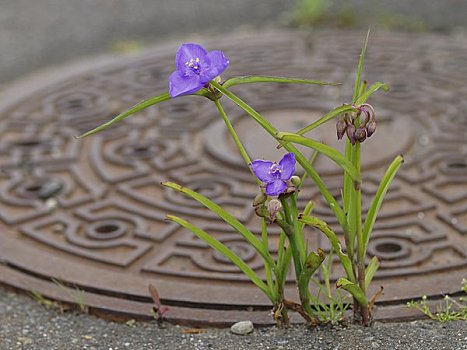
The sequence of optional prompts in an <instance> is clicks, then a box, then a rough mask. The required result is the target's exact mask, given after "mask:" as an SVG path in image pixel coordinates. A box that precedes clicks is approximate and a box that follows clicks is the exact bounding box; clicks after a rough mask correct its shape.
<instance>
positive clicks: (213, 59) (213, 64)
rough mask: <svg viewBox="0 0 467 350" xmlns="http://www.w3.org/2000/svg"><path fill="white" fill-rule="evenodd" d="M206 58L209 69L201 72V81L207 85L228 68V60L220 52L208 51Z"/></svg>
mask: <svg viewBox="0 0 467 350" xmlns="http://www.w3.org/2000/svg"><path fill="white" fill-rule="evenodd" d="M207 58H208V59H209V61H210V66H209V68H208V69H207V70H206V71H204V72H203V76H202V77H201V81H202V82H204V83H207V82H209V81H211V80H212V79H214V78H215V77H217V76H219V75H221V74H222V72H224V71H225V70H226V69H227V67H228V66H229V59H228V58H227V57H226V56H225V55H224V53H223V52H222V51H218V50H216V51H210V52H209V53H208V54H207Z"/></svg>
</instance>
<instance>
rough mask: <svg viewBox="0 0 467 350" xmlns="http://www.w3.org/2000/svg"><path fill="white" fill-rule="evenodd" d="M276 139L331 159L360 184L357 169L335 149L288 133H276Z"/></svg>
mask: <svg viewBox="0 0 467 350" xmlns="http://www.w3.org/2000/svg"><path fill="white" fill-rule="evenodd" d="M276 137H277V138H278V139H279V140H284V141H287V142H293V143H298V144H300V145H303V146H306V147H309V148H313V149H314V150H316V151H318V152H320V153H322V154H324V155H325V156H327V157H329V158H330V159H332V160H333V161H334V162H335V163H336V164H337V165H339V166H340V167H341V168H342V169H344V170H345V171H346V172H347V173H348V174H349V175H350V176H351V177H352V179H353V180H354V181H356V182H360V174H359V173H358V171H357V169H355V167H354V166H353V164H352V163H351V162H350V161H349V160H348V159H346V158H345V157H344V156H343V155H342V154H341V153H340V152H339V151H337V150H336V149H334V148H332V147H330V146H328V145H325V144H323V143H320V142H318V141H315V140H313V139H310V138H307V137H304V136H300V135H297V134H293V133H289V132H279V133H277V135H276Z"/></svg>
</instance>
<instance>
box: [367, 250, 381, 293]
mask: <svg viewBox="0 0 467 350" xmlns="http://www.w3.org/2000/svg"><path fill="white" fill-rule="evenodd" d="M379 266H380V263H379V259H378V257H377V256H374V257H372V258H371V260H370V262H369V263H368V266H367V268H366V271H365V286H366V288H368V286H369V285H370V283H371V281H372V280H373V277H374V276H375V273H376V271H378V268H379Z"/></svg>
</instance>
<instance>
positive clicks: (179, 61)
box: [175, 43, 207, 72]
mask: <svg viewBox="0 0 467 350" xmlns="http://www.w3.org/2000/svg"><path fill="white" fill-rule="evenodd" d="M206 54H207V53H206V50H205V49H204V47H202V46H201V45H198V44H194V43H186V44H183V45H181V46H180V47H179V48H178V50H177V54H176V55H175V65H176V67H177V70H178V71H180V72H185V70H186V68H187V67H186V63H187V62H190V59H193V60H196V58H199V60H200V64H202V65H205V64H206V63H205V62H206Z"/></svg>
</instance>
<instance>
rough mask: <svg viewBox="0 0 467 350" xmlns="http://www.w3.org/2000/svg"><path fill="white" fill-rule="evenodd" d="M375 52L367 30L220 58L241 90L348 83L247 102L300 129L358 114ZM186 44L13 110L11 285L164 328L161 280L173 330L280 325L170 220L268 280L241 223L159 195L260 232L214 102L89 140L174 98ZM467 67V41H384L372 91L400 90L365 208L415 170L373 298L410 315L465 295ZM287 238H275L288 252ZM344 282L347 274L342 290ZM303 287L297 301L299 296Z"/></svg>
mask: <svg viewBox="0 0 467 350" xmlns="http://www.w3.org/2000/svg"><path fill="white" fill-rule="evenodd" d="M361 41H362V35H361V33H352V32H345V33H344V32H340V31H338V32H332V31H331V32H322V33H319V35H318V34H317V35H311V36H309V37H306V36H303V35H298V34H297V33H294V32H292V33H290V32H289V33H287V32H275V33H263V34H258V35H255V37H254V38H252V37H250V36H248V37H245V36H241V35H237V36H231V37H221V38H218V39H211V40H209V41H207V40H206V41H204V44H205V45H206V46H207V47H208V48H209V49H222V50H224V51H225V52H226V54H227V55H228V56H229V58H230V61H231V67H230V68H229V70H228V71H227V72H226V73H227V74H226V76H234V75H245V74H268V75H287V76H297V77H311V78H315V79H323V80H328V81H337V82H343V83H344V86H343V87H339V88H336V87H304V86H293V85H254V86H245V87H242V89H241V90H240V89H238V90H237V91H238V93H239V94H240V95H241V96H242V97H243V98H245V99H246V100H247V101H249V102H251V103H252V104H253V105H254V107H256V108H257V109H258V110H259V111H261V112H263V113H264V114H265V115H266V116H267V117H268V118H269V119H270V120H271V122H272V123H273V124H275V125H276V126H277V127H278V128H279V129H282V130H297V129H299V128H300V127H302V126H303V125H306V124H309V123H310V122H311V121H313V120H314V119H316V118H317V117H318V116H319V115H322V114H323V113H324V112H325V111H327V110H329V109H330V108H333V107H335V106H337V105H339V104H340V103H343V102H347V101H348V100H349V95H348V92H349V91H350V89H351V86H352V82H353V79H354V77H353V71H354V66H355V64H356V61H357V58H358V54H359V50H360V45H361ZM176 46H177V44H174V45H173V46H171V47H170V49H169V50H166V49H160V48H159V49H156V50H155V51H152V52H148V53H145V54H144V55H141V56H137V57H131V58H122V59H120V60H118V61H115V60H114V59H113V60H112V63H111V64H108V65H102V64H99V65H97V64H96V67H89V69H87V71H86V72H80V73H79V74H76V72H73V71H70V72H69V73H64V74H63V79H61V80H60V81H59V82H58V83H57V82H54V84H49V83H48V82H47V78H44V81H43V84H41V83H39V84H38V86H37V87H38V89H37V90H36V91H35V92H32V93H28V94H26V96H24V97H23V98H20V99H17V100H16V102H15V103H14V104H11V103H10V104H8V102H9V101H4V103H3V108H2V109H1V111H0V114H1V118H2V120H1V123H0V135H1V137H0V166H1V173H0V178H1V179H2V181H1V185H0V220H1V222H2V224H1V239H2V242H3V243H2V244H1V245H0V257H1V259H2V261H3V262H4V263H5V264H4V267H3V269H4V273H3V277H2V280H3V282H4V283H6V284H11V285H14V286H17V287H19V288H22V289H26V290H28V289H34V288H36V289H39V290H41V291H42V292H44V293H45V294H46V295H52V296H57V293H59V292H57V288H55V287H56V285H54V284H53V283H52V282H50V281H51V280H52V279H53V278H57V279H59V280H61V281H63V282H64V283H65V284H66V285H68V286H77V287H79V288H80V289H83V290H85V291H86V292H87V296H88V299H87V300H88V303H89V304H90V306H93V307H95V308H96V309H103V310H107V311H113V312H116V313H123V314H127V315H131V316H135V315H136V316H138V315H139V316H144V315H146V316H147V315H149V314H150V308H151V304H150V303H151V299H150V298H149V294H148V291H147V287H148V284H149V283H151V284H154V285H155V286H156V287H157V288H158V290H159V293H160V294H161V296H162V298H163V300H164V302H165V303H166V304H168V305H170V306H172V314H170V313H169V318H170V317H172V318H173V319H174V320H178V321H181V320H187V321H189V322H206V323H223V322H230V321H232V320H233V321H234V320H235V317H238V315H246V317H250V318H253V319H254V320H256V321H257V322H260V323H261V322H262V323H267V322H270V319H269V315H268V312H267V311H268V309H269V305H268V302H267V300H266V299H265V298H264V297H263V296H262V295H260V293H259V292H258V291H257V290H256V289H255V288H254V286H253V285H252V284H250V283H249V282H248V281H247V280H246V279H245V277H244V276H243V275H242V274H241V273H239V271H238V269H237V268H236V267H235V266H233V265H232V264H231V263H230V262H229V261H228V260H226V259H225V258H224V257H223V256H220V255H219V254H217V253H215V252H213V251H212V250H211V249H210V248H209V247H208V246H207V245H206V244H204V243H203V242H202V241H200V240H198V239H197V238H196V237H195V236H194V235H193V234H191V233H190V232H188V231H186V230H184V229H182V228H180V227H179V226H177V225H175V224H173V223H170V222H167V221H165V220H164V216H165V214H166V213H175V214H177V215H180V216H182V217H185V218H187V219H189V220H191V221H193V222H195V223H197V224H198V225H199V226H200V227H201V228H203V229H205V230H206V231H208V232H210V233H212V234H213V235H214V236H215V237H217V238H218V239H219V240H220V241H222V242H223V243H225V244H226V245H227V246H228V247H230V248H231V249H233V250H234V251H235V252H237V253H238V254H239V255H240V256H241V257H242V258H243V259H244V260H245V261H247V262H248V264H249V265H250V266H251V267H252V268H253V269H254V270H255V271H257V272H258V273H259V274H260V275H262V274H263V271H262V269H261V260H260V257H259V256H258V255H257V254H256V253H255V251H254V250H252V248H251V247H249V246H248V245H247V244H246V243H245V242H244V241H243V240H242V239H241V237H239V235H238V234H236V233H235V232H233V231H232V229H231V228H230V227H229V226H227V225H226V224H224V223H223V222H222V221H220V220H219V219H218V218H217V217H216V216H214V215H213V214H212V213H210V212H209V211H207V210H205V209H204V208H203V207H202V206H200V205H198V204H197V203H195V202H193V201H191V200H189V199H187V198H185V197H183V196H182V195H180V194H178V193H175V192H173V191H170V190H166V189H163V188H162V187H161V186H160V185H159V182H160V181H162V180H172V181H176V182H179V183H183V184H185V185H187V186H189V187H190V188H193V189H196V190H198V191H200V192H201V193H203V194H205V195H207V196H209V197H210V198H212V199H213V200H215V201H216V202H217V203H219V204H221V205H223V206H224V207H226V208H227V209H229V210H230V212H232V213H233V214H234V215H235V216H236V217H237V218H239V219H240V220H241V221H242V222H243V223H245V224H246V225H247V226H248V227H250V228H251V229H252V231H253V232H256V233H258V234H259V230H258V220H257V219H256V217H255V215H254V213H253V210H252V207H251V201H252V198H253V197H254V195H255V193H256V187H255V184H254V182H253V181H252V179H251V177H250V176H249V174H248V172H247V171H246V169H245V167H244V166H243V164H242V159H241V158H240V157H239V156H238V154H237V152H236V151H235V146H234V144H233V143H232V142H231V140H230V138H229V135H228V134H227V132H226V131H225V128H224V127H223V124H222V121H221V120H220V118H219V117H218V116H217V114H216V109H215V108H214V106H213V105H212V104H211V103H209V101H207V100H204V99H200V98H196V97H185V98H177V99H175V100H172V101H169V102H166V103H164V104H162V105H159V106H155V107H152V108H149V109H147V110H145V111H142V112H140V113H138V114H137V115H135V116H134V117H132V118H129V119H126V120H125V121H124V122H123V123H121V124H120V125H119V126H118V127H115V128H112V129H110V130H108V131H106V132H104V133H101V134H99V135H96V136H93V137H90V138H87V139H85V140H80V141H78V140H76V139H74V138H73V136H74V135H77V134H79V133H81V132H83V131H86V130H88V129H90V128H92V127H94V126H96V125H98V124H100V123H102V122H103V121H106V120H108V119H109V118H111V117H112V116H114V115H115V114H117V113H118V112H120V111H122V110H124V109H125V108H127V107H129V106H131V105H133V104H134V103H136V102H138V101H140V100H141V99H145V98H148V97H150V96H153V95H154V94H157V93H159V92H162V91H164V90H165V89H166V85H167V77H168V76H169V74H170V72H171V71H172V69H173V56H174V52H175V49H176ZM466 56H467V42H465V41H460V40H449V39H447V38H444V37H436V36H419V37H417V36H409V35H407V36H403V35H395V34H384V33H379V34H374V35H373V34H372V37H371V43H370V47H369V50H368V55H367V59H366V67H365V75H364V78H365V79H367V80H368V81H369V82H374V81H384V82H388V83H389V84H390V86H391V88H392V89H391V91H390V92H389V93H386V94H378V96H376V97H375V98H373V100H372V102H373V104H374V105H375V106H376V109H377V111H378V118H379V124H378V131H377V134H376V136H374V137H373V138H372V139H371V140H368V141H367V142H365V143H364V144H363V149H364V151H363V156H362V161H363V167H364V169H365V176H364V179H363V196H364V198H365V201H366V203H365V205H364V209H365V210H366V209H367V208H368V205H369V201H370V199H371V198H372V196H373V195H374V194H375V191H376V188H377V185H378V180H379V178H380V176H381V175H382V173H383V172H384V170H385V166H387V165H388V164H389V162H390V161H391V159H392V158H393V157H394V156H396V155H397V154H404V155H405V156H406V163H405V165H404V166H403V169H402V170H401V171H400V173H399V175H398V176H397V178H396V180H395V181H394V184H393V186H392V187H391V189H390V191H389V193H388V195H387V201H386V203H385V204H384V206H383V208H382V211H381V214H380V215H379V217H378V221H377V224H376V226H375V232H374V237H373V239H372V241H371V243H370V246H369V249H368V253H369V256H368V257H369V258H370V257H371V256H373V255H377V256H379V257H380V258H381V260H382V263H381V269H380V271H379V272H378V274H377V276H376V279H375V283H374V288H375V289H376V288H378V287H379V285H384V287H385V294H384V296H383V297H382V298H381V299H380V301H379V302H380V305H381V307H382V308H383V309H384V306H388V307H389V309H390V308H391V307H393V306H394V305H395V306H396V309H395V310H396V313H395V315H396V317H397V315H398V314H397V313H399V315H403V311H401V310H402V308H403V305H404V302H405V301H406V300H407V299H410V298H414V297H417V296H420V295H422V294H427V295H441V294H443V293H447V292H456V291H458V290H459V288H460V281H461V279H462V277H465V276H466V271H467V269H466V249H465V248H466V244H465V239H466V234H467V144H466V140H467V112H466V110H467V103H466V101H465V99H464V98H461V96H466V95H467V84H466V82H467V70H466V68H465V67H466V66H465V57H466ZM109 62H110V61H109ZM343 92H345V93H343ZM222 102H223V103H224V105H225V108H226V110H227V113H228V115H229V116H230V117H231V118H232V121H233V123H234V125H235V126H236V127H237V129H238V130H239V133H240V136H241V138H242V139H243V141H244V142H245V144H246V146H247V148H248V149H249V151H250V152H251V154H252V155H253V157H258V158H267V159H279V158H280V156H281V155H280V154H277V153H276V152H277V151H276V149H275V147H274V143H273V142H272V141H271V140H270V139H268V137H267V136H265V135H264V134H263V132H262V131H261V130H260V129H259V128H258V127H256V126H255V125H254V123H253V122H252V121H251V120H250V119H248V118H247V117H246V116H245V115H244V114H243V113H242V112H241V111H240V110H239V109H238V108H236V107H235V106H233V105H232V104H231V103H229V101H227V100H226V99H223V100H222ZM334 135H335V131H334V125H329V126H328V127H325V128H324V129H322V130H321V131H320V133H319V134H314V135H313V136H315V137H316V138H318V139H320V140H322V141H324V142H326V143H327V144H332V145H336V146H337V145H338V143H337V142H336V141H335V136H334ZM340 146H342V145H340ZM317 168H318V170H319V171H320V172H321V173H322V174H323V176H324V178H325V181H326V182H327V184H328V185H329V186H330V187H331V188H333V190H334V194H335V195H336V196H339V193H340V187H341V182H342V180H341V178H340V177H339V175H338V171H337V170H338V169H336V168H334V167H333V165H332V164H331V163H329V162H327V161H326V160H325V159H324V158H318V160H317ZM309 199H314V200H315V201H316V203H317V207H316V213H317V214H319V215H321V216H322V217H323V218H324V219H325V220H327V221H328V222H329V223H330V224H331V225H335V224H336V222H335V220H333V218H332V215H331V211H330V210H329V208H327V207H326V205H325V204H324V203H323V201H322V200H321V199H320V196H319V193H318V191H317V190H316V189H315V188H314V187H313V186H312V185H311V184H310V186H308V187H307V189H306V190H305V191H303V193H302V201H303V202H302V204H304V203H305V202H306V201H308V200H309ZM278 234H279V231H278V230H275V229H271V232H270V239H271V249H272V250H274V247H275V243H276V242H277V239H278ZM307 239H308V242H309V244H310V246H311V247H313V249H316V248H317V247H322V248H325V249H326V248H329V247H328V245H327V243H326V241H325V240H324V239H323V238H322V237H321V236H320V235H319V234H318V233H317V232H313V231H310V232H308V233H307ZM341 275H342V271H340V270H339V268H336V269H335V271H334V273H333V276H332V277H333V279H335V278H337V277H339V276H341ZM54 288H55V289H54ZM288 289H289V293H291V294H292V295H294V289H295V288H294V285H293V283H292V282H291V281H290V283H289V286H288ZM54 293H55V294H54ZM65 299H66V297H65ZM68 299H69V298H68ZM71 301H73V300H71ZM397 307H398V308H397ZM381 315H383V316H382V318H384V317H385V316H384V312H382V313H381ZM229 317H230V318H229Z"/></svg>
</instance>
